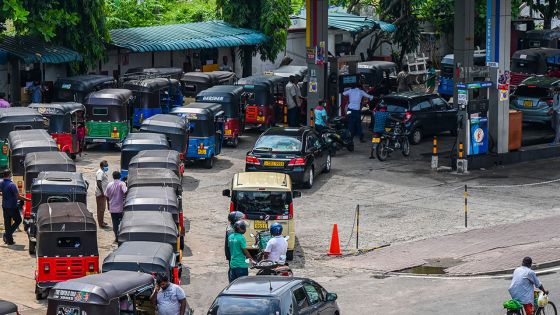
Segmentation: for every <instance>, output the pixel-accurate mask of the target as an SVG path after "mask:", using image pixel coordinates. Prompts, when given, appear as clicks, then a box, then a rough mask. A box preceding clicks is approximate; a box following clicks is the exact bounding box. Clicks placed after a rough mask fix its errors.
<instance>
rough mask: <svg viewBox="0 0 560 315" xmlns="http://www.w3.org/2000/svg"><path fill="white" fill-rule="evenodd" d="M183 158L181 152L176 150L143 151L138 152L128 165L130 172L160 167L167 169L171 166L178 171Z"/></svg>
mask: <svg viewBox="0 0 560 315" xmlns="http://www.w3.org/2000/svg"><path fill="white" fill-rule="evenodd" d="M180 163H181V157H180V155H179V152H177V151H175V150H142V151H140V152H138V154H136V155H135V156H134V157H133V158H132V159H131V160H130V163H129V164H128V166H129V172H130V170H131V169H132V168H134V167H136V168H144V167H156V166H155V165H159V166H158V167H162V168H167V166H169V165H175V166H176V171H178V170H179V164H180Z"/></svg>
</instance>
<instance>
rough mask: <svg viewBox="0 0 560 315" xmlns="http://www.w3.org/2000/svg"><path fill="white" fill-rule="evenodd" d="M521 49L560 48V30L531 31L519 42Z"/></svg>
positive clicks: (524, 34)
mask: <svg viewBox="0 0 560 315" xmlns="http://www.w3.org/2000/svg"><path fill="white" fill-rule="evenodd" d="M518 47H519V49H529V48H539V47H549V48H560V30H559V29H558V28H555V29H548V30H530V31H527V32H525V33H523V35H522V36H521V38H519V41H518Z"/></svg>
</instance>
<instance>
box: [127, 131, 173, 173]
mask: <svg viewBox="0 0 560 315" xmlns="http://www.w3.org/2000/svg"><path fill="white" fill-rule="evenodd" d="M144 150H169V141H168V140H167V138H166V137H165V135H162V134H160V133H151V132H139V133H131V134H129V135H128V136H127V137H126V138H125V139H124V141H123V144H122V147H121V176H122V178H125V177H126V176H127V175H128V163H130V160H132V158H133V157H134V156H136V154H138V152H140V151H144Z"/></svg>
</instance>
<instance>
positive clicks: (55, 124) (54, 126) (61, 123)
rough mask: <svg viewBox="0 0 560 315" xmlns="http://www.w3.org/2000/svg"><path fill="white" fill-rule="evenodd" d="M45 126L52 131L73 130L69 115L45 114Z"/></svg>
mask: <svg viewBox="0 0 560 315" xmlns="http://www.w3.org/2000/svg"><path fill="white" fill-rule="evenodd" d="M43 119H44V121H45V126H48V127H47V130H48V131H49V132H52V133H63V132H66V133H69V132H70V130H71V128H72V127H71V125H70V116H68V115H57V114H54V115H48V116H46V115H45V116H44V118H43Z"/></svg>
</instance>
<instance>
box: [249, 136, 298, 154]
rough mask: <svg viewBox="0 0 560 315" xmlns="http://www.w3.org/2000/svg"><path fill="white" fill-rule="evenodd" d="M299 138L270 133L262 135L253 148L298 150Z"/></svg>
mask: <svg viewBox="0 0 560 315" xmlns="http://www.w3.org/2000/svg"><path fill="white" fill-rule="evenodd" d="M301 147H302V144H301V140H300V139H298V138H295V137H289V136H282V135H270V136H262V137H260V138H259V140H257V143H255V147H254V150H256V151H267V152H300V151H301Z"/></svg>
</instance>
